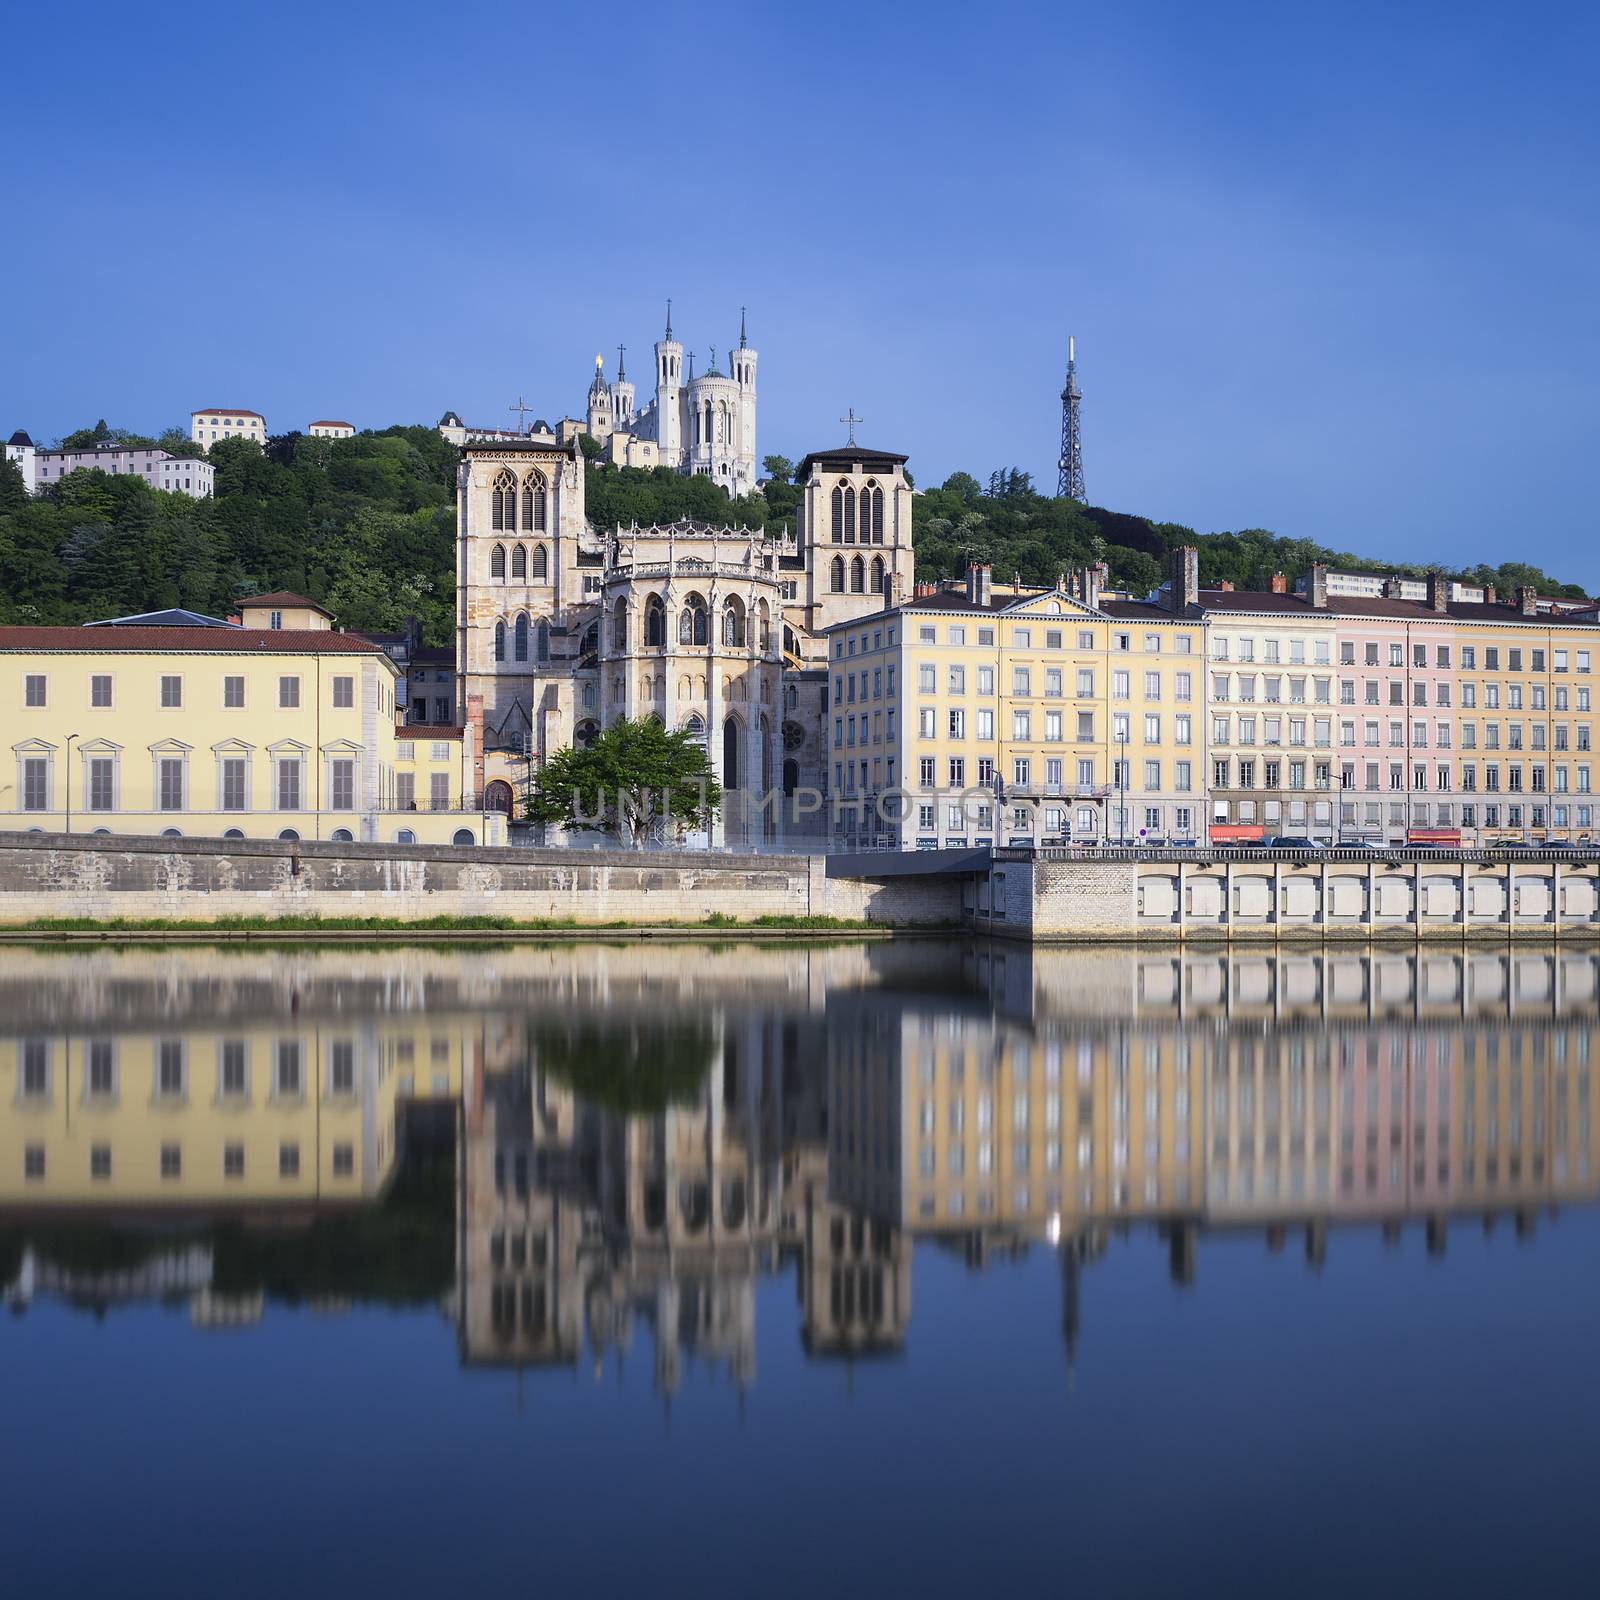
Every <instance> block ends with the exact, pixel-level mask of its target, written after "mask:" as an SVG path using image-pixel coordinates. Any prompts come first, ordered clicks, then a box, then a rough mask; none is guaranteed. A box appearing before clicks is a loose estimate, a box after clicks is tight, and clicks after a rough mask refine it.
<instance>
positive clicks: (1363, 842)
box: [1334, 839, 1392, 856]
mask: <svg viewBox="0 0 1600 1600" xmlns="http://www.w3.org/2000/svg"><path fill="white" fill-rule="evenodd" d="M1391 848H1392V846H1390V845H1386V844H1381V843H1378V842H1376V841H1374V840H1372V839H1341V840H1340V841H1339V842H1338V844H1336V845H1335V846H1334V849H1335V850H1364V851H1365V852H1366V853H1367V854H1368V855H1374V856H1376V855H1387V854H1388V853H1389V851H1390V849H1391Z"/></svg>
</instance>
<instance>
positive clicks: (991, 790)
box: [827, 565, 1206, 849]
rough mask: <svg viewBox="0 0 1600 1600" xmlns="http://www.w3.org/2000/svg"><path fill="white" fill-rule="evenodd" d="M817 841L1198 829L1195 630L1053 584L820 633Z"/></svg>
mask: <svg viewBox="0 0 1600 1600" xmlns="http://www.w3.org/2000/svg"><path fill="white" fill-rule="evenodd" d="M827 635H828V638H829V640H830V647H829V658H830V660H829V666H830V682H829V702H828V705H829V709H828V713H827V716H828V746H829V756H830V767H829V773H830V806H831V822H832V832H833V836H834V837H835V838H836V839H837V840H839V841H840V843H841V844H842V845H843V846H844V847H846V848H850V847H861V846H876V847H891V848H901V849H910V848H913V847H915V848H918V849H934V848H939V847H959V846H964V845H983V844H1015V843H1031V842H1037V843H1062V842H1066V841H1068V840H1085V841H1087V840H1102V841H1103V840H1121V839H1126V840H1128V841H1129V842H1137V841H1139V840H1140V839H1167V838H1180V839H1193V838H1196V837H1200V836H1201V835H1200V831H1199V830H1201V829H1203V827H1204V821H1205V810H1206V794H1205V763H1206V745H1205V718H1204V708H1205V700H1204V694H1205V687H1204V683H1203V674H1204V671H1205V653H1204V644H1203V639H1204V629H1203V626H1202V625H1201V623H1200V621H1199V620H1198V619H1197V618H1193V617H1191V616H1189V615H1187V614H1185V613H1184V612H1181V611H1174V610H1172V609H1170V608H1168V607H1164V606H1161V605H1157V604H1155V603H1152V602H1147V601H1136V600H1130V599H1128V598H1126V597H1121V596H1117V597H1112V596H1105V597H1102V596H1101V594H1100V593H1099V587H1098V576H1097V574H1095V573H1094V572H1092V571H1091V572H1087V573H1083V574H1079V575H1076V576H1075V578H1074V581H1073V583H1072V584H1070V585H1069V584H1067V583H1065V582H1063V583H1062V584H1060V585H1058V587H1056V588H1055V589H1053V590H1027V589H1017V588H1012V587H997V586H995V585H994V584H993V582H992V579H991V575H990V572H989V569H988V568H987V567H985V566H982V565H974V566H973V567H972V568H971V569H969V571H968V574H967V580H966V583H965V585H964V586H945V587H943V588H938V589H929V590H924V591H922V592H919V593H918V594H917V595H915V596H914V597H913V598H912V599H910V600H908V601H906V602H904V603H902V604H900V605H897V606H893V607H890V608H886V609H885V610H883V611H880V612H875V613H871V614H869V615H868V616H865V617H861V618H858V619H855V620H853V621H850V622H845V623H840V624H837V625H836V626H834V627H833V628H830V629H828V630H827Z"/></svg>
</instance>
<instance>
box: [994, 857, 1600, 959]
mask: <svg viewBox="0 0 1600 1600" xmlns="http://www.w3.org/2000/svg"><path fill="white" fill-rule="evenodd" d="M963 912H964V920H965V921H966V923H967V925H968V926H969V927H973V928H977V929H982V930H984V931H987V932H991V933H996V934H1005V935H1008V936H1011V937H1014V938H1019V939H1030V940H1036V941H1045V940H1053V939H1059V940H1083V941H1091V940H1106V939H1117V940H1128V941H1138V942H1141V943H1142V942H1146V941H1150V942H1156V941H1163V940H1197V941H1199V940H1207V939H1212V940H1216V939H1225V940H1335V939H1372V938H1383V937H1391V936H1392V937H1399V938H1408V939H1465V938H1471V939H1479V938H1482V939H1500V940H1507V939H1518V940H1520V939H1546V940H1548V939H1553V938H1563V939H1569V938H1570V939H1600V861H1597V860H1594V859H1585V858H1582V857H1577V856H1572V857H1563V856H1561V855H1560V854H1559V853H1557V854H1552V855H1551V856H1550V857H1548V858H1545V857H1540V856H1537V855H1517V856H1512V857H1493V856H1491V855H1489V854H1488V853H1486V852H1485V853H1478V852H1474V853H1471V854H1462V855H1447V854H1438V855H1432V856H1420V855H1411V856H1406V855H1404V854H1397V855H1396V856H1394V857H1392V858H1391V857H1387V856H1385V857H1376V856H1352V857H1341V856H1340V855H1339V854H1338V853H1337V852H1332V853H1329V854H1327V855H1312V854H1301V853H1294V854H1292V855H1291V854H1288V853H1285V854H1284V855H1282V856H1280V857H1275V858H1274V857H1260V856H1255V857H1252V856H1239V857H1228V858H1223V859H1219V858H1217V857H1213V856H1206V855H1196V856H1180V855H1176V854H1174V855H1170V856H1161V855H1159V854H1152V855H1151V856H1148V857H1135V856H1133V855H1131V854H1129V855H1124V856H1117V857H1110V856H1108V857H1094V856H1087V855H1085V856H1082V857H1075V856H1060V857H1052V856H1050V855H1048V854H1046V853H1044V852H1038V853H1030V852H1007V851H998V850H997V851H996V852H995V853H994V858H993V860H992V861H991V863H990V866H989V870H988V873H987V874H986V875H984V876H979V877H977V878H974V879H970V880H969V882H968V887H967V888H966V890H965V891H964V893H963Z"/></svg>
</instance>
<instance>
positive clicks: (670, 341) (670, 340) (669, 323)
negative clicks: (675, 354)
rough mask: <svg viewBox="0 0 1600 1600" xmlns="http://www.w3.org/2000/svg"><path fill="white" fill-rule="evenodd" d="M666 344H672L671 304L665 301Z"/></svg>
mask: <svg viewBox="0 0 1600 1600" xmlns="http://www.w3.org/2000/svg"><path fill="white" fill-rule="evenodd" d="M667 343H668V344H671V343H672V302H671V301H670V300H669V301H667Z"/></svg>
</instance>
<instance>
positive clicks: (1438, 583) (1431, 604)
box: [1428, 572, 1450, 613]
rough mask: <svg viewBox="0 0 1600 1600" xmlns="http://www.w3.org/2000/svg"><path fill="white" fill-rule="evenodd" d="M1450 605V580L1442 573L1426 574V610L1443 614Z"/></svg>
mask: <svg viewBox="0 0 1600 1600" xmlns="http://www.w3.org/2000/svg"><path fill="white" fill-rule="evenodd" d="M1449 604H1450V580H1449V579H1448V578H1446V577H1445V575H1444V574H1443V573H1442V572H1430V573H1429V574H1428V609H1429V610H1430V611H1438V612H1441V613H1442V612H1443V611H1444V610H1445V609H1446V608H1447V607H1448V606H1449Z"/></svg>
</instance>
